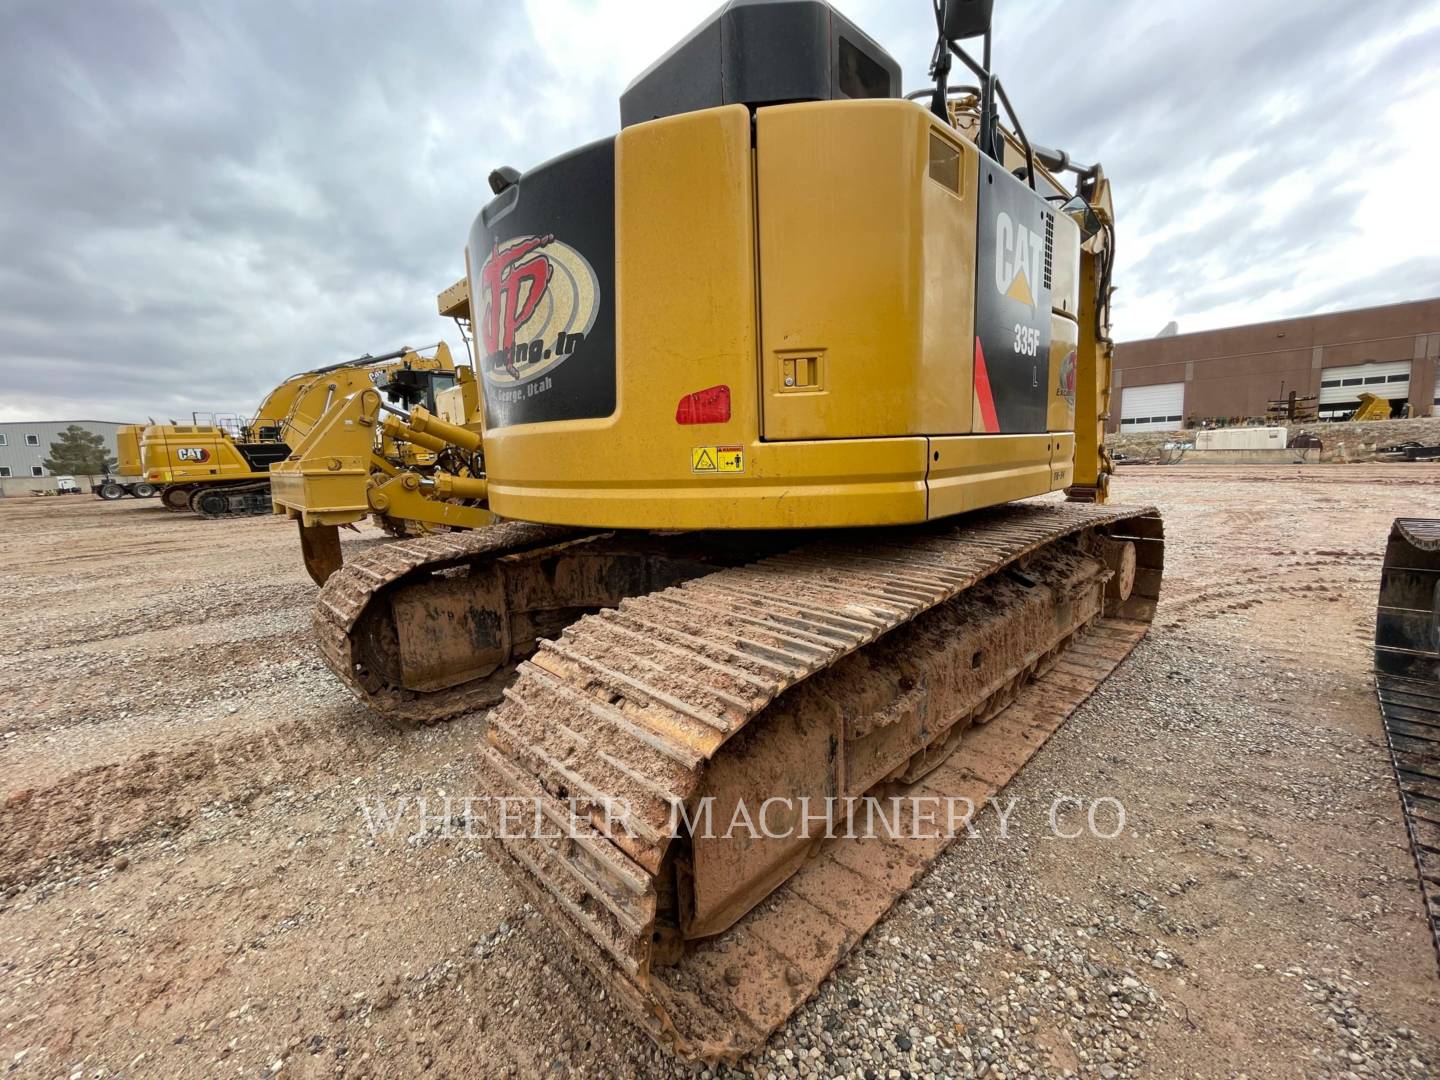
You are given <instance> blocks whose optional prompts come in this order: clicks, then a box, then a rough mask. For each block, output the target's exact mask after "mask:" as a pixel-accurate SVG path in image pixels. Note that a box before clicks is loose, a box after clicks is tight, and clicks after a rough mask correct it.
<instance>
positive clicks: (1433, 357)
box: [1106, 297, 1440, 432]
mask: <svg viewBox="0 0 1440 1080" xmlns="http://www.w3.org/2000/svg"><path fill="white" fill-rule="evenodd" d="M1437 359H1440V297H1437V298H1435V299H1432V300H1415V301H1411V302H1409V303H1404V304H1388V305H1386V306H1384V307H1373V308H1360V309H1358V310H1356V311H1337V312H1333V313H1331V314H1328V315H1307V316H1304V317H1302V318H1298V319H1281V320H1279V321H1277V322H1266V323H1255V324H1254V325H1251V326H1232V327H1226V328H1225V329H1221V330H1202V331H1200V332H1199V333H1194V334H1176V335H1173V336H1171V337H1160V338H1149V339H1146V340H1143V341H1126V342H1122V343H1120V344H1119V345H1117V346H1116V349H1115V364H1114V371H1115V382H1114V386H1113V394H1112V396H1111V399H1110V420H1109V421H1108V423H1107V424H1106V429H1107V430H1109V431H1112V432H1115V431H1122V430H1123V431H1127V432H1129V431H1164V430H1174V429H1178V428H1183V427H1195V426H1198V425H1200V424H1202V423H1203V422H1204V421H1206V420H1227V419H1232V418H1239V417H1263V416H1264V415H1265V409H1266V405H1267V403H1268V402H1269V401H1271V400H1278V399H1280V398H1283V397H1285V396H1286V395H1288V394H1289V392H1290V391H1292V390H1294V391H1295V392H1296V393H1297V394H1299V396H1301V397H1306V396H1315V397H1317V398H1318V399H1319V409H1320V418H1321V419H1322V420H1326V419H1330V420H1343V419H1346V418H1347V417H1348V416H1349V415H1350V413H1352V412H1353V411H1354V410H1355V408H1356V406H1357V405H1358V404H1359V401H1358V398H1359V395H1360V394H1361V393H1362V392H1364V391H1369V392H1371V393H1374V394H1376V395H1378V396H1380V397H1382V398H1386V399H1387V400H1389V402H1390V405H1391V415H1392V416H1403V415H1405V408H1406V406H1407V405H1408V406H1409V408H1410V414H1411V415H1412V416H1431V415H1440V410H1437V408H1436V406H1437V405H1440V363H1437Z"/></svg>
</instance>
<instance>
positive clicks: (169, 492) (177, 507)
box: [160, 487, 191, 513]
mask: <svg viewBox="0 0 1440 1080" xmlns="http://www.w3.org/2000/svg"><path fill="white" fill-rule="evenodd" d="M190 492H191V489H190V488H188V487H167V488H165V490H163V491H162V492H160V501H161V502H162V503H164V504H165V509H166V510H174V511H176V512H177V513H178V512H181V511H184V510H189V509H190Z"/></svg>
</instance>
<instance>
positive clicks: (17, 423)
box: [0, 420, 122, 496]
mask: <svg viewBox="0 0 1440 1080" xmlns="http://www.w3.org/2000/svg"><path fill="white" fill-rule="evenodd" d="M71 424H75V425H77V426H78V427H82V428H84V429H85V430H86V431H89V432H91V433H93V434H95V435H100V436H103V437H104V439H105V446H106V452H107V453H108V455H109V456H110V457H112V458H113V457H115V432H116V431H117V430H119V428H120V427H121V426H122V425H120V424H118V423H112V422H111V421H109V420H7V421H0V496H4V495H28V494H29V493H30V492H32V491H46V490H49V491H53V490H55V486H56V484H55V477H54V476H53V475H52V474H51V473H50V472H49V471H48V470H47V469H46V468H45V459H46V458H47V457H49V456H50V444H51V443H53V442H55V441H56V440H57V439H59V438H60V435H61V433H62V432H63V431H64V430H65V429H66V428H67V427H69V426H70V425H71ZM75 479H76V480H77V481H78V482H79V484H80V486H81V487H82V488H83V489H86V490H88V488H89V484H88V483H87V482H86V481H87V480H88V479H95V478H89V477H84V476H77V477H75Z"/></svg>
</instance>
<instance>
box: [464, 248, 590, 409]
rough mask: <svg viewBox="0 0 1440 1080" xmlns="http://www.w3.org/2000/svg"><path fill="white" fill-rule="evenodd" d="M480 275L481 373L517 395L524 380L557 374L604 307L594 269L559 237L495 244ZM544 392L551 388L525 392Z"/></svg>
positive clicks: (541, 386)
mask: <svg viewBox="0 0 1440 1080" xmlns="http://www.w3.org/2000/svg"><path fill="white" fill-rule="evenodd" d="M478 277H479V283H480V302H481V308H482V313H481V319H480V340H481V343H482V344H483V346H484V348H485V361H484V363H483V365H482V370H483V372H484V375H485V378H486V380H488V381H489V382H491V383H493V384H494V385H495V386H497V387H499V388H502V389H503V388H505V387H513V388H515V390H513V391H512V393H518V392H519V389H518V388H519V387H520V385H521V384H525V383H532V382H533V380H535V379H537V378H539V377H540V376H541V375H545V374H548V373H549V372H552V371H554V370H555V368H557V367H559V366H560V365H561V364H562V363H564V362H565V361H566V360H567V359H568V358H569V357H570V356H572V355H573V354H574V352H575V350H576V349H577V348H578V347H579V346H580V344H581V343H582V342H583V341H584V340H585V335H587V334H588V333H590V330H591V328H592V327H593V326H594V325H595V315H596V313H597V312H598V311H599V308H600V282H599V279H598V278H597V277H596V276H595V270H594V268H593V267H592V266H591V265H590V263H589V262H587V261H586V259H585V256H583V255H581V254H580V252H578V251H576V250H575V249H574V248H572V247H571V246H570V245H569V244H566V243H564V242H563V241H561V240H557V239H555V237H554V235H553V234H548V233H547V234H546V235H545V236H517V237H514V238H512V239H510V240H506V241H505V242H504V243H497V244H495V245H494V247H492V248H491V250H490V254H489V256H488V257H487V258H486V259H485V262H484V264H483V265H482V266H481V267H480V273H479V275H478ZM547 384H548V380H547ZM541 389H548V385H540V386H530V387H527V388H526V392H527V393H530V392H538V391H539V390H541Z"/></svg>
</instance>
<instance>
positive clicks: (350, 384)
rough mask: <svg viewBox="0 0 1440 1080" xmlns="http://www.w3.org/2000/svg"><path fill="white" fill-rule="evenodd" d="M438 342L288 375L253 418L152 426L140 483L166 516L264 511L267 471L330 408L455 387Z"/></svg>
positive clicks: (421, 397) (144, 442) (420, 396)
mask: <svg viewBox="0 0 1440 1080" xmlns="http://www.w3.org/2000/svg"><path fill="white" fill-rule="evenodd" d="M454 381H455V365H454V362H453V361H452V360H451V357H450V350H449V348H448V346H446V345H445V343H444V342H441V343H439V344H437V345H436V346H435V348H434V349H433V352H432V354H431V355H428V356H427V355H422V354H421V353H420V352H417V351H416V350H414V349H410V348H408V347H406V348H402V349H397V350H395V351H394V352H390V353H386V354H384V355H383V356H370V355H366V356H361V357H357V358H356V359H354V360H347V361H346V362H344V363H342V364H331V365H329V366H327V367H322V368H316V369H314V370H313V371H305V372H301V373H299V374H297V375H292V376H290V377H289V378H288V379H286V380H285V381H284V382H282V383H281V384H280V385H279V386H277V387H275V389H273V390H271V391H270V393H268V394H267V395H266V396H265V399H264V401H262V402H261V403H260V407H259V409H257V410H256V412H255V415H254V416H253V417H250V418H249V419H247V420H244V421H242V422H240V423H238V424H236V425H235V426H234V427H233V428H231V427H227V426H224V425H220V424H213V423H211V424H201V423H192V424H152V425H150V426H149V427H147V428H145V430H144V433H143V435H142V437H141V456H142V459H143V462H144V468H145V479H146V480H147V481H148V482H149V483H151V484H155V485H158V486H159V487H160V489H161V490H160V497H161V501H162V502H163V503H164V504H165V506H166V507H168V508H169V509H171V510H191V511H193V512H195V513H197V514H200V515H201V516H203V517H211V518H214V517H234V516H241V515H247V514H268V513H269V512H270V466H271V465H272V464H274V463H275V462H277V461H283V460H284V459H285V458H286V457H287V456H288V455H289V453H290V447H291V444H292V443H295V442H298V441H299V440H300V439H302V438H303V437H304V436H305V435H306V434H307V433H308V432H309V431H310V430H311V428H313V427H314V426H315V424H316V423H317V422H318V421H319V420H320V419H321V418H322V417H323V416H324V415H325V414H326V412H327V411H328V410H329V409H330V408H331V407H332V406H333V405H334V404H335V402H336V401H338V400H341V399H343V398H345V397H346V396H348V395H350V394H353V393H354V392H356V391H357V390H359V389H361V388H375V389H377V392H379V393H384V394H386V395H387V396H389V397H391V398H394V399H395V400H400V401H403V402H405V403H407V404H408V403H413V402H424V401H433V400H434V395H435V393H436V392H438V391H440V390H443V389H446V388H448V387H449V386H451V385H453V384H454Z"/></svg>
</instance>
